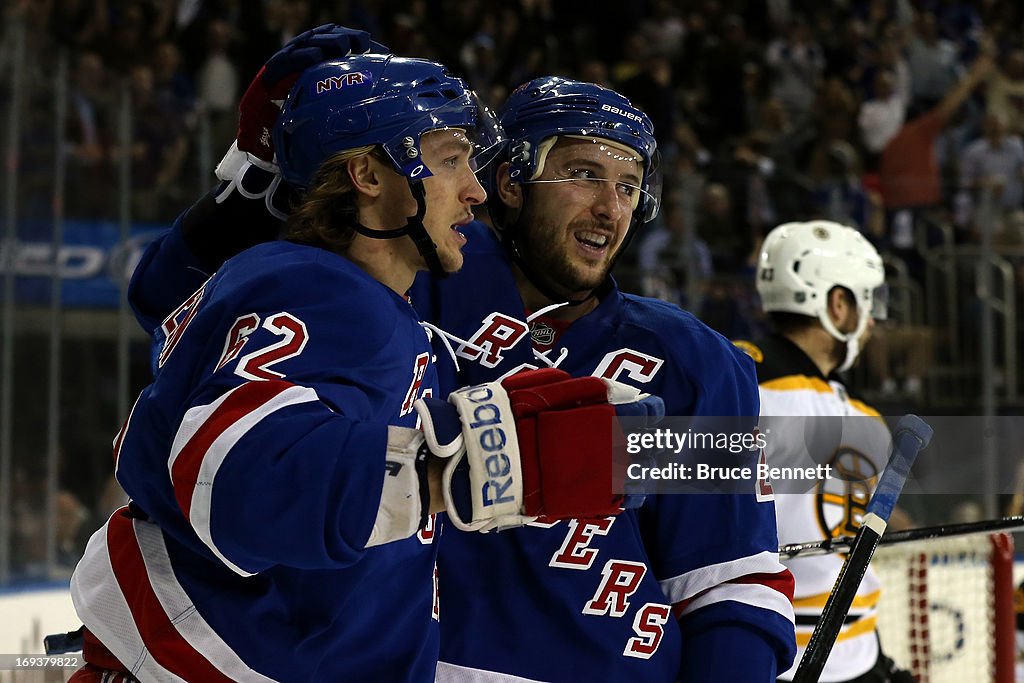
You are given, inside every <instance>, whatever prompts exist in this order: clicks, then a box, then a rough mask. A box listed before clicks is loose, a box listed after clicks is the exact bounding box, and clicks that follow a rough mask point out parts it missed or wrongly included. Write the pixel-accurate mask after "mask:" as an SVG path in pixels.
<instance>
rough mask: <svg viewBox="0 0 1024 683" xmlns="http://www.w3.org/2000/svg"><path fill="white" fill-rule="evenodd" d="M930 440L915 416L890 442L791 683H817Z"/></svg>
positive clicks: (908, 417) (928, 429) (905, 418)
mask: <svg viewBox="0 0 1024 683" xmlns="http://www.w3.org/2000/svg"><path fill="white" fill-rule="evenodd" d="M931 438H932V428H931V427H929V426H928V425H927V424H926V423H925V421H924V420H922V419H921V418H919V417H917V416H916V415H904V416H903V417H902V418H901V419H900V421H899V423H898V424H897V425H896V429H895V431H894V432H893V438H892V454H891V455H890V456H889V463H888V464H887V465H886V466H885V470H884V471H883V472H882V476H881V478H880V479H879V481H878V487H877V488H876V489H875V493H874V495H873V496H871V502H870V503H868V509H867V513H866V514H865V515H864V523H863V524H862V525H861V527H860V529H858V530H857V535H856V536H855V537H854V539H853V544H852V545H851V547H850V554H849V555H847V556H846V560H845V561H844V562H843V568H842V569H841V570H840V571H839V577H838V578H837V579H836V583H835V585H834V586H833V587H832V593H831V594H830V595H829V596H828V601H827V602H826V603H825V608H824V609H823V610H822V612H821V617H820V618H819V619H818V624H817V625H816V626H815V627H814V632H813V633H812V634H811V640H810V641H809V642H808V643H807V649H806V650H804V656H803V657H802V658H801V659H800V665H799V666H798V667H797V670H796V673H795V674H794V676H793V683H816V682H817V680H818V677H819V676H820V675H821V671H822V669H824V668H825V662H826V660H828V656H829V653H831V652H832V646H833V645H834V644H835V642H836V636H837V635H839V630H840V629H841V628H842V626H843V621H844V620H845V619H846V615H847V614H848V613H849V611H850V605H852V604H853V598H854V596H855V595H856V593H857V589H858V588H860V582H861V580H862V579H863V578H864V573H865V572H866V571H867V569H868V564H869V563H870V562H871V556H872V555H874V553H875V548H876V547H877V546H878V540H879V539H880V538H881V537H882V534H884V533H885V525H886V524H887V523H888V522H889V515H891V514H892V509H893V508H894V507H896V500H897V499H898V498H899V496H900V491H902V490H903V485H904V484H905V483H906V481H907V475H909V474H910V468H911V466H912V465H913V464H914V459H915V458H916V457H917V453H918V451H920V450H921V449H922V448H924V447H925V446H927V445H928V442H929V441H930V440H931Z"/></svg>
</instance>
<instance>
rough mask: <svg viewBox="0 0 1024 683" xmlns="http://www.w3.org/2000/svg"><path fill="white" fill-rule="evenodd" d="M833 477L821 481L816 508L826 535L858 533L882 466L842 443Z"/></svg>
mask: <svg viewBox="0 0 1024 683" xmlns="http://www.w3.org/2000/svg"><path fill="white" fill-rule="evenodd" d="M830 464H831V465H832V472H833V473H834V474H833V476H832V477H831V478H829V479H823V480H822V481H821V482H819V483H818V486H817V490H816V492H815V493H816V497H815V498H816V499H815V503H816V505H815V507H816V509H817V516H818V527H819V528H820V529H821V533H822V534H824V536H823V537H824V538H834V537H836V536H846V535H852V534H855V533H857V529H859V528H860V525H861V524H862V523H863V522H864V513H865V511H866V510H867V507H868V502H869V501H870V500H871V492H872V491H874V490H875V484H876V483H877V482H878V468H877V467H876V466H875V464H874V463H873V462H871V460H870V459H869V458H868V457H867V456H865V455H864V454H863V453H861V452H859V451H857V450H855V449H853V448H849V447H848V446H841V447H840V448H839V449H838V450H837V451H836V454H835V456H834V457H833V458H832V460H831V462H830Z"/></svg>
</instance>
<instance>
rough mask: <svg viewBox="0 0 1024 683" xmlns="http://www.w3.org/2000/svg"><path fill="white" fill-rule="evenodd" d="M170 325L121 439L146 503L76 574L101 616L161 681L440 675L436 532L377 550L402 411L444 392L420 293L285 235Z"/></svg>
mask: <svg viewBox="0 0 1024 683" xmlns="http://www.w3.org/2000/svg"><path fill="white" fill-rule="evenodd" d="M176 299H177V301H178V302H179V303H180V302H181V300H182V298H181V297H180V296H178V297H176ZM154 320H155V318H154ZM161 336H162V337H163V343H162V345H161V346H160V347H159V348H158V355H157V365H158V366H159V369H158V371H157V374H156V376H155V379H154V381H153V383H152V384H151V385H150V386H148V387H147V388H146V389H145V390H144V391H143V392H142V394H141V395H140V396H139V398H138V400H137V402H136V404H135V406H134V408H133V410H132V412H131V415H130V416H129V418H128V419H127V421H126V422H125V424H124V426H123V428H122V430H121V432H120V433H119V434H118V436H117V439H116V441H115V444H114V447H115V458H116V472H117V478H118V480H119V482H120V483H121V484H122V486H123V487H124V489H125V490H126V491H127V492H128V494H129V495H130V497H131V501H132V502H131V503H130V504H129V506H127V507H125V508H122V509H121V510H119V511H117V512H115V513H114V515H113V516H112V517H111V518H110V520H109V521H108V522H107V524H106V525H105V526H104V527H103V528H101V529H100V530H99V531H98V532H97V533H96V534H95V535H94V536H93V538H92V539H91V540H90V543H89V546H88V549H87V551H86V553H85V557H84V558H83V560H82V561H81V563H80V564H79V566H78V568H77V569H76V572H75V575H74V577H73V579H72V596H73V599H74V602H75V607H76V609H77V611H78V613H79V615H80V617H81V618H82V620H83V622H84V624H85V625H86V627H87V628H88V629H89V631H90V632H91V633H92V634H93V635H94V636H95V637H96V638H98V639H99V641H100V642H101V643H102V644H103V645H104V646H105V647H106V648H107V649H108V650H110V652H111V653H112V654H113V655H115V656H116V657H117V659H118V660H119V661H120V662H121V663H122V664H123V665H124V666H125V668H127V669H128V670H129V671H130V672H131V673H133V674H134V675H136V676H137V677H138V678H139V679H141V680H145V681H166V680H182V679H184V680H188V681H204V682H208V681H271V680H275V681H303V682H308V681H373V682H374V683H377V682H379V681H416V682H421V681H428V680H431V679H432V678H433V675H434V666H435V662H436V659H437V653H438V647H439V645H438V627H437V621H436V618H437V607H436V602H435V555H436V553H435V545H434V543H433V537H434V531H433V529H432V528H431V529H429V530H428V531H426V532H424V531H421V532H420V533H419V534H417V535H415V536H413V537H411V538H408V539H405V540H401V541H395V542H392V543H386V544H383V545H374V546H373V547H367V546H368V539H369V538H370V535H371V531H372V530H373V529H374V524H375V518H376V516H377V513H378V507H379V505H380V499H381V490H382V482H383V481H384V477H385V450H386V446H387V443H388V433H389V429H391V428H392V427H389V426H404V427H415V426H416V415H415V412H414V411H413V409H412V404H413V401H414V400H415V399H416V398H418V397H420V396H422V395H424V394H425V393H435V394H436V392H437V389H438V387H437V375H436V371H435V369H434V366H433V364H432V360H431V359H432V351H431V348H430V345H429V342H428V338H427V336H426V333H425V332H424V330H423V329H422V327H421V326H420V325H419V322H418V317H417V315H416V314H415V312H414V311H413V309H412V307H411V306H410V305H409V303H408V302H407V301H406V300H405V299H404V298H403V297H400V296H398V295H396V294H395V293H394V292H392V291H391V290H389V289H387V288H386V287H385V286H384V285H382V284H380V283H378V282H377V281H376V280H374V279H372V278H371V277H370V276H369V275H368V274H367V273H365V272H364V271H362V270H361V269H359V268H358V267H357V266H355V265H354V264H353V263H351V262H350V261H348V260H347V259H345V258H342V257H340V256H337V255H335V254H332V253H329V252H327V251H324V250H322V249H315V248H312V247H305V246H299V245H295V244H291V243H288V242H273V243H268V244H263V245H259V246H256V247H253V248H252V249H249V250H247V251H245V252H243V253H242V254H240V255H238V256H236V257H234V258H233V259H231V260H229V261H228V262H226V263H225V264H224V265H223V267H222V268H220V270H219V271H218V272H217V274H216V275H215V276H214V277H212V278H211V279H210V280H209V281H208V282H206V283H205V284H204V285H203V286H202V287H201V288H200V289H199V290H198V291H197V292H196V293H195V294H194V295H192V296H191V297H189V298H188V299H187V300H186V301H185V302H184V303H182V304H181V305H179V306H178V307H177V308H176V309H175V310H174V312H173V314H172V315H170V316H169V317H168V318H167V319H166V321H165V322H164V323H163V325H162V327H161Z"/></svg>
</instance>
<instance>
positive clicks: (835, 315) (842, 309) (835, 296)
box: [827, 287, 855, 327]
mask: <svg viewBox="0 0 1024 683" xmlns="http://www.w3.org/2000/svg"><path fill="white" fill-rule="evenodd" d="M827 305H828V317H829V318H831V320H832V322H833V323H835V324H836V325H837V326H840V327H841V326H842V325H843V321H845V320H846V319H847V318H848V317H850V314H851V312H853V310H854V308H855V307H854V306H853V302H852V301H850V295H849V294H848V293H847V292H846V290H845V289H843V288H842V287H833V288H832V289H830V290H829V292H828V301H827Z"/></svg>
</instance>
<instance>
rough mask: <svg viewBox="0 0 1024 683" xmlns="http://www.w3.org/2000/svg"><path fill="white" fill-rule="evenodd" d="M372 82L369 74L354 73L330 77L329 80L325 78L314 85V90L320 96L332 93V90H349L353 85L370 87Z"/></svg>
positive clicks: (362, 72)
mask: <svg viewBox="0 0 1024 683" xmlns="http://www.w3.org/2000/svg"><path fill="white" fill-rule="evenodd" d="M372 82H373V78H372V77H371V76H370V74H369V73H366V72H364V71H352V72H349V73H347V74H342V75H340V76H330V77H329V78H323V79H321V80H319V81H317V82H316V83H315V84H314V85H313V88H314V90H315V91H316V94H317V95H320V94H322V93H325V92H330V91H332V90H341V89H343V88H348V87H351V86H353V85H369V84H371V83H372Z"/></svg>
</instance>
